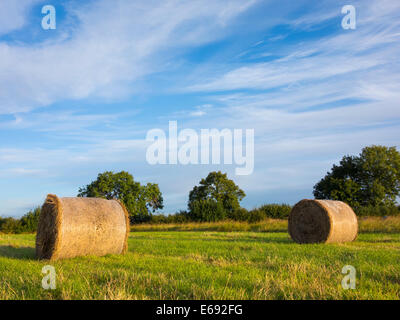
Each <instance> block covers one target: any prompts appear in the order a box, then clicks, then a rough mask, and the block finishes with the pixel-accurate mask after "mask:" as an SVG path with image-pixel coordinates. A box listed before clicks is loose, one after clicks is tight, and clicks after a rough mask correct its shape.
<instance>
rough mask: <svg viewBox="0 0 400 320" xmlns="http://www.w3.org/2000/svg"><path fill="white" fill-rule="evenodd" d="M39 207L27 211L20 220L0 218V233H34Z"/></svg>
mask: <svg viewBox="0 0 400 320" xmlns="http://www.w3.org/2000/svg"><path fill="white" fill-rule="evenodd" d="M39 215H40V207H38V208H35V209H34V210H31V211H29V212H28V213H27V214H25V215H24V216H22V218H21V219H15V218H0V232H3V233H23V232H35V231H36V230H37V225H38V222H39Z"/></svg>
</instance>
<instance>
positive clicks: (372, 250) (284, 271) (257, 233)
mask: <svg viewBox="0 0 400 320" xmlns="http://www.w3.org/2000/svg"><path fill="white" fill-rule="evenodd" d="M285 228H286V222H285V221H266V222H262V223H259V224H255V225H248V224H243V223H242V224H241V223H232V222H228V223H226V222H225V223H214V224H212V223H209V224H188V225H162V226H161V225H147V226H146V225H141V226H136V227H134V228H133V232H131V234H130V237H129V253H128V254H126V255H124V256H118V255H109V256H105V257H81V258H75V259H69V260H64V261H57V262H51V263H49V262H46V261H41V262H39V261H36V260H35V258H34V242H35V235H34V234H23V235H5V234H2V235H0V299H400V218H388V219H381V218H368V219H365V220H361V221H360V231H361V233H360V235H359V237H358V239H357V240H356V241H355V242H352V243H345V244H314V245H298V244H295V243H293V242H292V241H291V240H290V238H289V236H288V234H287V232H286V229H285ZM180 230H184V231H180ZM47 264H51V265H53V266H54V267H55V269H56V271H57V289H56V290H44V289H42V286H41V281H42V277H43V276H44V275H43V274H42V273H41V270H42V267H43V266H45V265H47ZM345 265H352V266H354V267H355V268H356V270H357V283H356V285H357V287H356V289H355V290H344V289H343V288H342V286H341V281H342V278H343V276H344V275H342V274H341V270H342V267H343V266H345Z"/></svg>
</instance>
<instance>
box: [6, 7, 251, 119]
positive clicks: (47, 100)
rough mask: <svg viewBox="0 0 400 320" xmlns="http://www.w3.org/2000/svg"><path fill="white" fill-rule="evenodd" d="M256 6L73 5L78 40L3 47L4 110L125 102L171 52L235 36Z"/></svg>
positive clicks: (20, 110) (12, 111)
mask: <svg viewBox="0 0 400 320" xmlns="http://www.w3.org/2000/svg"><path fill="white" fill-rule="evenodd" d="M6 2H7V3H11V1H6ZM12 2H14V1H12ZM25 2H26V1H25ZM253 3H254V1H253V0H247V1H239V0H234V1H230V2H229V3H226V2H225V1H222V0H221V1H220V0H217V1H212V2H210V3H208V4H207V5H204V2H203V1H200V0H194V1H193V0H192V1H177V0H168V1H147V2H143V1H123V0H118V1H105V0H102V1H95V2H89V3H88V4H86V5H79V6H77V7H76V6H75V7H73V6H72V5H68V4H66V11H67V14H69V15H72V16H74V17H75V18H76V19H77V21H78V22H77V24H76V26H75V27H74V29H73V30H72V35H71V38H70V39H68V40H65V41H64V39H61V40H62V41H59V40H58V39H54V40H46V41H45V42H43V43H37V44H35V45H32V44H27V45H23V44H19V45H15V44H12V43H6V42H0V70H1V72H0V113H14V112H24V111H29V110H32V109H33V108H35V107H38V106H45V105H49V104H51V103H53V102H55V101H59V100H62V99H83V98H88V97H103V98H106V99H122V98H123V97H126V96H128V95H129V94H131V93H132V92H134V91H135V86H134V82H135V81H138V80H139V79H140V78H141V77H143V76H144V75H147V74H150V73H152V72H155V71H157V72H159V71H160V70H162V69H163V68H164V64H165V63H167V62H168V60H169V59H171V58H172V57H173V56H174V54H175V51H174V50H170V49H171V48H179V47H182V46H197V45H200V44H204V43H206V42H208V41H211V40H214V39H216V38H218V37H219V36H221V35H222V34H223V33H224V32H227V30H226V28H225V26H226V24H227V23H228V22H229V20H230V19H232V18H233V17H235V16H236V15H238V14H239V13H241V12H242V11H244V10H246V8H248V7H249V6H250V5H252V4H253ZM18 17H22V15H19V16H18ZM22 25H23V22H21V23H17V24H16V25H15V26H14V27H18V26H19V27H21V26H22ZM211 30H212V32H211Z"/></svg>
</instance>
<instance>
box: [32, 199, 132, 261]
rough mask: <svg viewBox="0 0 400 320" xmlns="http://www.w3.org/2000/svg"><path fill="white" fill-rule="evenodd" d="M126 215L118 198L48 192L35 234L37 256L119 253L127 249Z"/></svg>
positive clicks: (53, 256) (48, 257) (127, 230)
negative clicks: (63, 195)
mask: <svg viewBox="0 0 400 320" xmlns="http://www.w3.org/2000/svg"><path fill="white" fill-rule="evenodd" d="M128 234H129V218H128V212H127V211H126V208H125V206H124V205H123V204H122V203H121V202H119V201H118V200H105V199H98V198H58V197H57V196H56V195H48V196H47V199H46V201H45V203H44V204H43V206H42V211H41V214H40V217H39V225H38V232H37V235H36V256H37V258H38V259H49V260H58V259H64V258H73V257H77V256H86V255H96V256H103V255H106V254H121V253H125V252H126V251H127V249H128V245H127V239H128Z"/></svg>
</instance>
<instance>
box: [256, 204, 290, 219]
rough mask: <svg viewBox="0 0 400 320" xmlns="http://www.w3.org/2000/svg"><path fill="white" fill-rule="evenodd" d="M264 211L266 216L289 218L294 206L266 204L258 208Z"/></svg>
mask: <svg viewBox="0 0 400 320" xmlns="http://www.w3.org/2000/svg"><path fill="white" fill-rule="evenodd" d="M258 210H261V211H262V212H264V215H265V217H267V218H272V219H287V218H288V217H289V214H290V211H291V210H292V206H290V205H288V204H276V203H273V204H264V205H262V206H261V207H259V208H258Z"/></svg>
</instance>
